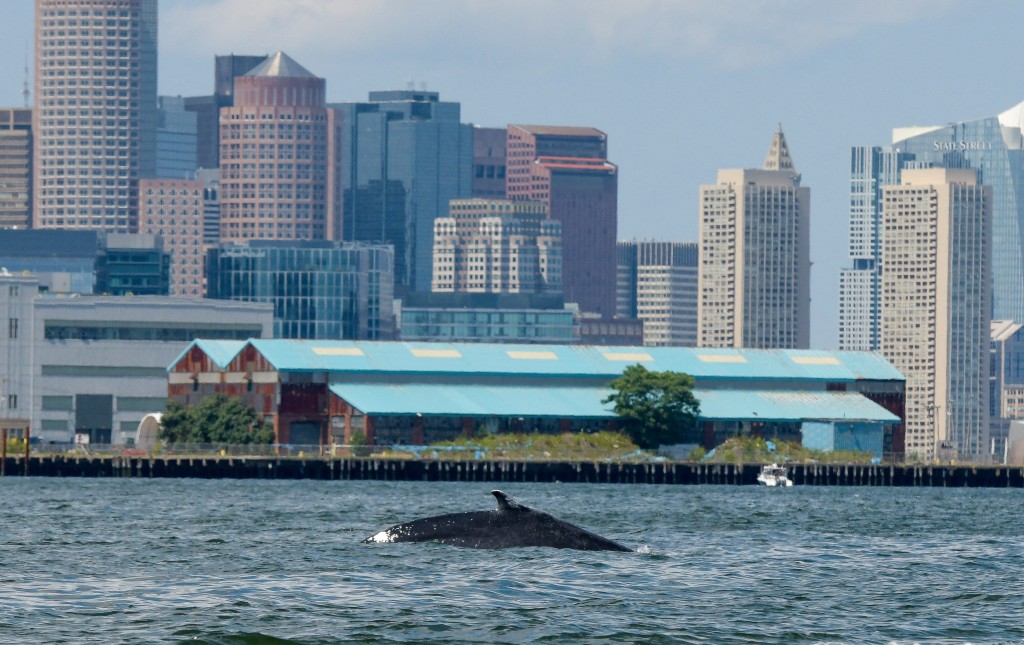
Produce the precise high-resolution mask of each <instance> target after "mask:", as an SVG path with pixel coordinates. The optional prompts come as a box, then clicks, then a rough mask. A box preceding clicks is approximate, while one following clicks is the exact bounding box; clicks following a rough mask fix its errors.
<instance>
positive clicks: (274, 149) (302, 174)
mask: <svg viewBox="0 0 1024 645" xmlns="http://www.w3.org/2000/svg"><path fill="white" fill-rule="evenodd" d="M325 93H326V82H325V81H324V79H322V78H319V77H317V76H315V75H314V74H313V73H311V72H310V71H309V70H307V69H306V68H305V67H303V66H302V65H300V64H299V63H297V62H296V61H295V60H293V59H292V58H291V57H289V56H288V55H287V54H285V53H284V52H277V53H276V54H273V55H272V56H269V57H268V58H267V59H266V60H265V61H263V62H262V63H260V64H259V65H257V66H256V67H254V68H253V69H251V70H250V71H249V72H248V73H246V74H244V75H242V76H238V77H236V78H235V91H234V105H233V106H231V107H225V108H221V111H220V168H221V179H220V199H221V220H220V239H221V241H222V242H244V241H247V240H335V239H340V237H341V230H340V220H338V218H337V214H338V212H339V209H340V193H339V190H338V185H339V181H340V175H339V173H340V165H339V164H338V163H337V160H336V157H337V155H338V154H339V145H340V139H339V137H340V124H339V123H337V120H336V118H335V114H336V112H335V111H334V110H331V109H329V108H328V107H327V104H326V100H325Z"/></svg>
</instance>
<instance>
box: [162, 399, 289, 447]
mask: <svg viewBox="0 0 1024 645" xmlns="http://www.w3.org/2000/svg"><path fill="white" fill-rule="evenodd" d="M160 439H161V440H162V441H165V442H167V443H171V444H174V443H192V444H207V443H219V444H268V443H271V442H272V441H273V440H274V429H273V427H271V425H270V424H269V423H266V422H264V421H263V420H262V419H260V416H259V415H258V414H257V413H256V410H254V409H253V408H251V407H249V406H247V405H245V403H243V402H242V401H241V400H240V399H233V398H228V397H227V396H225V395H223V394H217V395H216V396H211V397H207V398H205V399H203V400H202V401H201V402H200V403H198V404H196V405H193V406H192V407H190V408H183V407H182V406H180V405H178V404H177V403H175V402H174V401H171V402H169V403H168V404H167V412H166V413H164V415H163V419H162V420H161V422H160Z"/></svg>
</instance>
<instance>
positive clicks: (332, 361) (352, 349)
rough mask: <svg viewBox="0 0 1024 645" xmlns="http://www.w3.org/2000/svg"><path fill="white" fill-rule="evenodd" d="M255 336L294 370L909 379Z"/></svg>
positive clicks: (788, 367) (654, 357)
mask: <svg viewBox="0 0 1024 645" xmlns="http://www.w3.org/2000/svg"><path fill="white" fill-rule="evenodd" d="M196 342H197V343H199V342H209V341H196ZM249 342H250V343H251V344H252V345H253V347H255V348H256V350H257V351H259V352H260V353H261V354H262V355H263V356H264V357H266V359H267V360H268V361H269V362H270V363H271V364H272V365H273V366H274V367H275V368H276V369H278V370H281V371H295V372H333V373H353V374H367V373H377V374H383V373H391V374H487V375H497V376H505V375H515V376H591V377H604V378H614V377H616V376H618V375H619V374H621V373H622V371H623V370H624V369H625V368H626V367H628V366H629V365H634V364H637V363H639V364H641V365H643V366H645V367H647V368H648V369H650V370H658V371H668V370H671V371H676V372H684V373H687V374H691V375H693V376H694V377H696V378H697V379H698V380H701V379H748V380H749V379H786V380H788V379H796V380H810V381H832V382H850V381H855V380H858V379H870V380H886V381H903V380H905V379H904V377H903V376H902V375H901V374H900V373H899V372H898V371H897V370H896V368H894V367H893V366H892V364H890V363H889V362H888V361H887V360H885V358H883V357H882V356H881V355H880V354H877V353H873V352H844V351H825V350H766V349H710V348H688V347H599V346H583V345H508V344H497V343H407V342H387V341H327V340H280V339H253V340H250V341H249Z"/></svg>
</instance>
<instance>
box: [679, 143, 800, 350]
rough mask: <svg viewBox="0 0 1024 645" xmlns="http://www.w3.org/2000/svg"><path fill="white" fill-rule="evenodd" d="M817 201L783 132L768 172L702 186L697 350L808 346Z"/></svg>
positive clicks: (729, 176)
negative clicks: (812, 231)
mask: <svg viewBox="0 0 1024 645" xmlns="http://www.w3.org/2000/svg"><path fill="white" fill-rule="evenodd" d="M810 198H811V191H810V189H809V188H806V187H801V186H800V174H799V173H797V172H796V168H795V166H794V165H793V160H792V158H791V157H790V154H789V147H788V145H787V144H786V138H785V136H784V135H783V133H782V128H781V127H779V129H778V131H776V133H775V136H774V137H773V138H772V143H771V147H770V148H769V151H768V156H767V158H766V159H765V162H764V168H763V169H762V170H752V169H746V170H719V171H718V183H717V184H715V185H713V186H701V190H700V202H701V217H700V274H699V279H698V284H699V292H700V299H699V303H698V327H699V329H698V339H697V343H698V346H700V347H746V348H756V349H803V348H807V347H808V346H809V344H810V277H811V276H810V273H811V262H810V248H809V232H810V231H809V225H810Z"/></svg>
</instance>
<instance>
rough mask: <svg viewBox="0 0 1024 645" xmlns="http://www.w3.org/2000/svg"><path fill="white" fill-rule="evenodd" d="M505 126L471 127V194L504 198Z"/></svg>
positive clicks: (484, 197) (481, 196) (488, 197)
mask: <svg viewBox="0 0 1024 645" xmlns="http://www.w3.org/2000/svg"><path fill="white" fill-rule="evenodd" d="M507 138H508V132H507V131H506V130H505V128H482V127H480V126H474V127H473V188H472V196H473V197H479V198H481V199H505V145H506V141H507Z"/></svg>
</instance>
